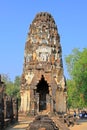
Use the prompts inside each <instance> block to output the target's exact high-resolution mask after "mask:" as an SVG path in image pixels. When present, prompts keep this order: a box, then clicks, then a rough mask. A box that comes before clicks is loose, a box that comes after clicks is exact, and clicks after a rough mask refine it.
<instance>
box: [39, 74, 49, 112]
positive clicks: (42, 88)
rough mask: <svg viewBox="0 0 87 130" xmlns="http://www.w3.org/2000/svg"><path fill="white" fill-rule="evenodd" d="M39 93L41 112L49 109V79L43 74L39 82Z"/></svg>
mask: <svg viewBox="0 0 87 130" xmlns="http://www.w3.org/2000/svg"><path fill="white" fill-rule="evenodd" d="M36 92H37V93H39V112H40V111H43V110H47V99H46V97H47V94H49V86H48V83H47V81H46V80H45V79H44V76H43V75H42V77H41V80H40V81H39V83H38V84H37V90H36Z"/></svg>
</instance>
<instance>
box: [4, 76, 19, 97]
mask: <svg viewBox="0 0 87 130" xmlns="http://www.w3.org/2000/svg"><path fill="white" fill-rule="evenodd" d="M2 80H3V81H4V82H5V84H6V88H5V92H6V94H7V95H8V96H12V97H17V98H19V99H20V76H16V77H15V80H14V82H12V81H11V80H10V78H9V76H8V75H7V74H2Z"/></svg>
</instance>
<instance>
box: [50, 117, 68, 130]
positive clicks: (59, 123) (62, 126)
mask: <svg viewBox="0 0 87 130" xmlns="http://www.w3.org/2000/svg"><path fill="white" fill-rule="evenodd" d="M51 119H52V120H53V122H54V123H55V124H56V126H57V127H58V128H59V130H70V129H69V128H68V127H67V126H66V125H65V124H64V123H63V122H62V121H61V120H60V119H59V118H58V117H56V116H53V117H51Z"/></svg>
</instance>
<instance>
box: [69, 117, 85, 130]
mask: <svg viewBox="0 0 87 130" xmlns="http://www.w3.org/2000/svg"><path fill="white" fill-rule="evenodd" d="M70 130H87V120H84V119H83V120H79V121H78V123H77V125H74V126H73V127H70Z"/></svg>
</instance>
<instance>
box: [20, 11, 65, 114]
mask: <svg viewBox="0 0 87 130" xmlns="http://www.w3.org/2000/svg"><path fill="white" fill-rule="evenodd" d="M20 93H21V107H20V110H21V111H23V112H29V113H30V114H31V115H36V114H39V113H65V112H66V96H67V93H66V81H65V77H64V72H63V63H62V48H61V44H60V36H59V34H58V29H57V26H56V24H55V21H54V19H53V17H52V16H51V14H49V13H47V12H40V13H38V14H37V15H36V17H35V18H34V20H33V22H32V24H31V25H30V28H29V32H28V36H27V40H26V44H25V50H24V66H23V73H22V77H21V90H20Z"/></svg>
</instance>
